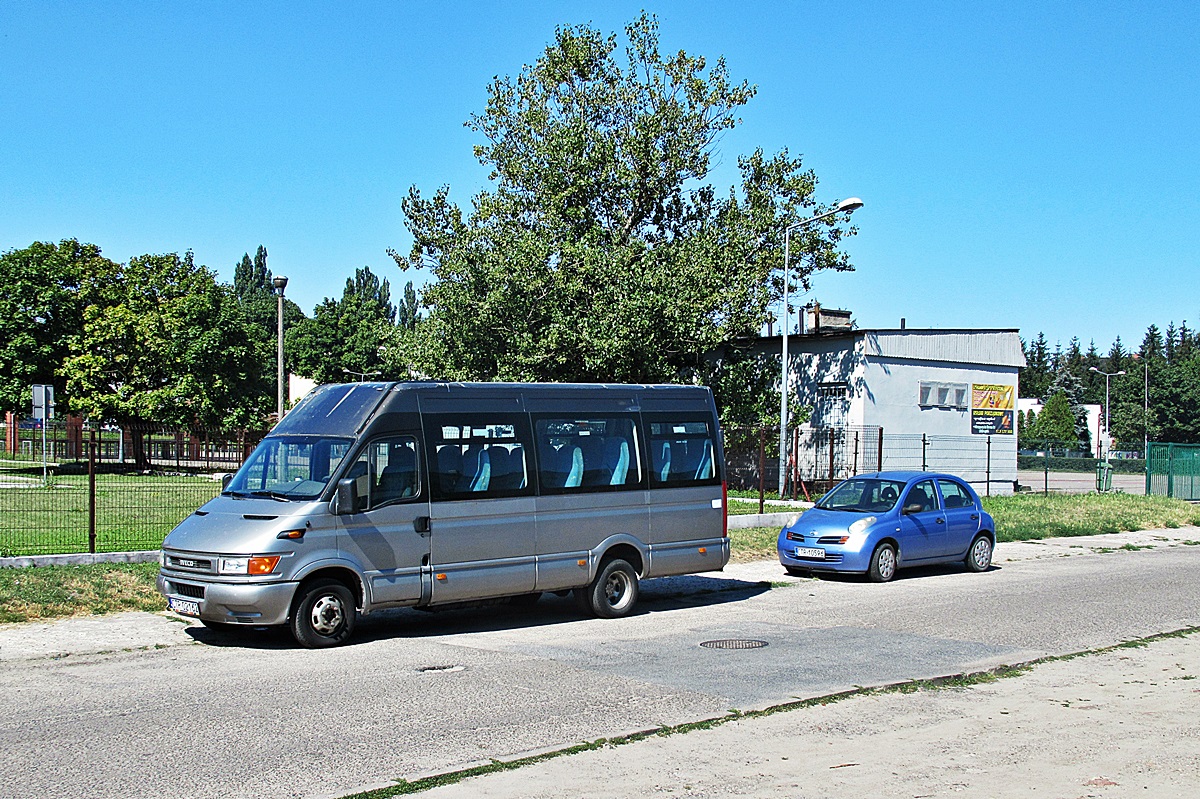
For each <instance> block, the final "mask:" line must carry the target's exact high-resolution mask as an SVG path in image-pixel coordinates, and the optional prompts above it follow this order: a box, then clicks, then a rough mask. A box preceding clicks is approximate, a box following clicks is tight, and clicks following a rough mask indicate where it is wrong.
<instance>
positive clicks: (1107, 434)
mask: <svg viewBox="0 0 1200 799" xmlns="http://www.w3.org/2000/svg"><path fill="white" fill-rule="evenodd" d="M1088 371H1089V372H1095V373H1096V374H1098V375H1104V438H1107V439H1109V443H1108V449H1110V450H1111V449H1112V417H1111V416H1109V415H1108V414H1109V407H1108V380H1109V378H1110V377H1117V376H1118V375H1123V374H1125V370H1124V369H1122V370H1121V371H1119V372H1102V371H1100V370H1099V369H1097V368H1096V367H1094V366H1089V367H1088ZM1100 447H1101V455H1104V456H1105V457H1104V460H1108V457H1107V455H1108V452H1106V451H1104V441H1103V440H1101V442H1100Z"/></svg>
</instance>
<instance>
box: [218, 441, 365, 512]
mask: <svg viewBox="0 0 1200 799" xmlns="http://www.w3.org/2000/svg"><path fill="white" fill-rule="evenodd" d="M352 443H353V441H352V440H351V439H348V438H323V437H319V436H267V437H266V438H264V439H263V441H262V443H261V444H259V445H258V448H257V449H255V450H254V452H253V453H252V454H251V455H250V457H249V458H247V459H246V462H245V463H244V464H242V468H240V469H238V471H237V474H235V475H234V476H233V479H232V480H230V481H229V486H228V487H227V488H226V489H225V490H224V491H222V492H221V493H222V494H223V495H225V496H232V497H271V498H272V499H276V500H280V501H288V500H294V499H316V498H317V497H319V496H320V495H321V492H322V491H324V490H325V486H326V484H328V483H329V478H330V476H331V475H333V474H334V473H335V472H336V471H337V468H338V466H339V465H340V464H341V462H342V459H343V458H345V457H346V454H347V453H348V452H349V451H350V445H351V444H352Z"/></svg>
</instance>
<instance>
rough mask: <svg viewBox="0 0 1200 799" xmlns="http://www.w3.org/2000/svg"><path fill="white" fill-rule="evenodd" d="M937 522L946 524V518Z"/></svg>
mask: <svg viewBox="0 0 1200 799" xmlns="http://www.w3.org/2000/svg"><path fill="white" fill-rule="evenodd" d="M937 523H938V524H945V523H946V520H945V519H938V520H937Z"/></svg>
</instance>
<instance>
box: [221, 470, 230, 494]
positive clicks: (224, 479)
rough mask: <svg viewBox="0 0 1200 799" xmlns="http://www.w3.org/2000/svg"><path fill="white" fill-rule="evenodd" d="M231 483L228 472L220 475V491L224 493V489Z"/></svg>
mask: <svg viewBox="0 0 1200 799" xmlns="http://www.w3.org/2000/svg"><path fill="white" fill-rule="evenodd" d="M232 482H233V475H232V474H231V473H229V472H225V474H223V475H221V490H222V491H224V490H225V489H227V488H229V484H230V483H232Z"/></svg>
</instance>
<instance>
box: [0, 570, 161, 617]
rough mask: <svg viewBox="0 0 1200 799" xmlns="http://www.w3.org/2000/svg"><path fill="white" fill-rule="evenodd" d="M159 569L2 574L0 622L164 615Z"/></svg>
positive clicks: (0, 584)
mask: <svg viewBox="0 0 1200 799" xmlns="http://www.w3.org/2000/svg"><path fill="white" fill-rule="evenodd" d="M157 573H158V564H157V563H112V564H107V563H106V564H99V565H95V566H45V567H38V568H31V569H0V622H19V621H34V620H37V619H52V618H59V617H62V616H87V615H94V614H100V613H116V612H118V611H123V610H152V611H156V610H162V609H163V607H164V602H165V600H163V598H162V595H161V594H159V593H158V591H157V590H156V589H155V587H154V577H155V575H156V574H157Z"/></svg>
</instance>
